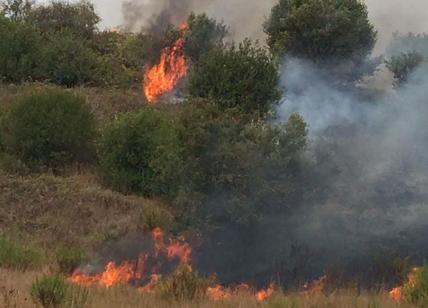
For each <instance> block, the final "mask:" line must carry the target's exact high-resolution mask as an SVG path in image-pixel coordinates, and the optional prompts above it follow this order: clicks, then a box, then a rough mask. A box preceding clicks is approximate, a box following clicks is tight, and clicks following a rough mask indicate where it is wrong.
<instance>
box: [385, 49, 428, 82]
mask: <svg viewBox="0 0 428 308" xmlns="http://www.w3.org/2000/svg"><path fill="white" fill-rule="evenodd" d="M424 60H425V59H424V56H423V55H422V54H420V53H418V52H415V51H414V52H409V53H401V54H400V55H399V56H393V57H391V59H390V60H389V61H386V66H387V67H388V68H389V69H390V70H391V72H392V73H393V74H394V79H395V85H396V86H400V85H403V84H404V83H406V82H407V80H408V79H409V76H410V75H411V74H412V73H413V72H414V71H415V70H416V69H417V68H418V67H419V66H420V65H421V64H422V63H423V62H424Z"/></svg>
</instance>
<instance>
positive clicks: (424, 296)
mask: <svg viewBox="0 0 428 308" xmlns="http://www.w3.org/2000/svg"><path fill="white" fill-rule="evenodd" d="M408 278H409V279H408V281H407V282H406V283H405V284H404V287H403V295H404V298H405V299H406V300H407V301H409V302H411V303H414V304H417V305H421V307H426V305H428V265H427V264H425V265H424V266H422V267H418V268H415V269H413V271H412V272H411V273H410V274H409V276H408Z"/></svg>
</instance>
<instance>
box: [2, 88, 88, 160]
mask: <svg viewBox="0 0 428 308" xmlns="http://www.w3.org/2000/svg"><path fill="white" fill-rule="evenodd" d="M1 130H2V136H3V138H4V141H3V143H4V146H5V150H6V152H8V153H10V154H12V155H15V156H16V157H17V158H19V159H21V160H22V161H24V162H25V163H29V164H31V163H39V164H42V165H44V166H47V167H60V166H64V165H66V164H68V163H72V162H86V161H88V160H89V159H90V158H91V153H92V143H93V139H94V135H95V122H94V117H93V115H92V113H91V111H90V109H89V106H88V105H86V103H85V99H84V98H83V97H79V96H76V95H74V94H71V93H69V92H67V91H63V90H57V89H49V90H44V91H40V92H34V93H31V94H29V95H25V96H23V97H21V98H20V99H18V101H17V102H16V103H15V104H14V105H13V106H12V107H11V109H10V110H9V111H8V113H7V114H6V115H5V118H4V120H3V121H2V127H1Z"/></svg>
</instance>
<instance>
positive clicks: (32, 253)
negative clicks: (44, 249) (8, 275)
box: [0, 237, 43, 270]
mask: <svg viewBox="0 0 428 308" xmlns="http://www.w3.org/2000/svg"><path fill="white" fill-rule="evenodd" d="M42 260H43V258H42V253H41V252H40V250H39V249H37V248H35V247H32V246H23V245H19V244H17V243H15V242H13V241H11V240H10V239H7V238H5V237H0V267H5V268H12V269H17V270H27V269H32V268H38V267H39V266H40V265H41V263H42Z"/></svg>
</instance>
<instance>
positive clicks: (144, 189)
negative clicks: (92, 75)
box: [100, 107, 180, 196]
mask: <svg viewBox="0 0 428 308" xmlns="http://www.w3.org/2000/svg"><path fill="white" fill-rule="evenodd" d="M100 160H101V162H100V165H101V172H102V174H103V178H104V181H105V182H106V183H107V184H110V185H111V186H112V187H113V188H114V189H117V190H119V191H122V192H135V193H139V194H142V195H147V196H150V195H154V194H170V193H172V191H174V190H175V189H176V188H175V183H176V181H177V177H179V174H178V171H179V170H180V149H179V145H178V141H177V137H176V133H175V131H174V128H173V126H172V122H171V119H170V118H169V117H168V115H167V114H166V113H164V112H162V111H160V110H157V109H155V108H151V107H146V108H144V109H142V110H141V111H139V112H134V113H128V114H124V115H122V116H120V117H119V118H118V119H116V120H115V121H114V122H113V123H111V124H110V125H109V126H108V127H107V128H106V129H105V131H104V134H103V137H102V140H101V146H100Z"/></svg>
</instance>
